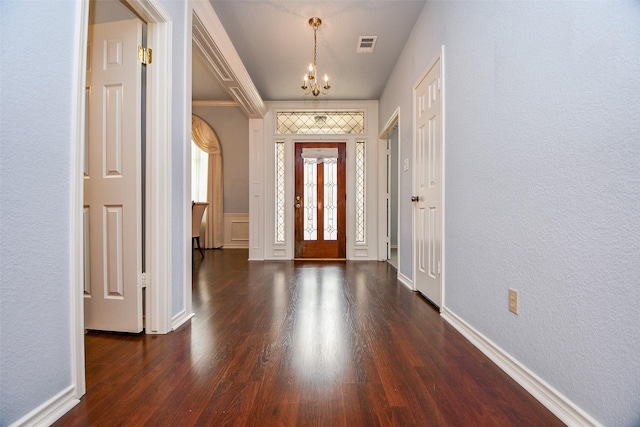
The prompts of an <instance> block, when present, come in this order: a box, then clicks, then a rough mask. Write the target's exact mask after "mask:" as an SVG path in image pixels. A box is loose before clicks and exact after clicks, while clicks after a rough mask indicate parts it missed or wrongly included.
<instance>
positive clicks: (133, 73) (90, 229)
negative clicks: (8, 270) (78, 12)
mask: <svg viewBox="0 0 640 427" xmlns="http://www.w3.org/2000/svg"><path fill="white" fill-rule="evenodd" d="M140 45H142V22H141V21H139V20H137V19H133V20H127V21H118V22H112V23H107V24H96V25H90V26H89V51H88V57H87V59H88V60H87V108H88V112H87V118H88V126H87V129H88V133H87V142H86V155H85V170H84V176H85V181H84V185H85V187H84V205H85V206H84V230H85V261H84V264H85V275H84V277H85V280H84V297H85V328H86V329H98V330H109V331H121V332H140V331H142V286H141V283H140V280H141V279H140V278H141V274H142V215H141V211H142V209H141V203H142V200H141V182H142V176H141V173H142V172H141V164H142V163H141V131H140V123H141V108H142V107H141V104H142V101H141V93H142V92H141V88H142V83H141V81H142V78H141V74H142V73H141V64H140V62H139V61H138V53H137V52H138V46H140Z"/></svg>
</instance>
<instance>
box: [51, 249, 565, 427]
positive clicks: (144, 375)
mask: <svg viewBox="0 0 640 427" xmlns="http://www.w3.org/2000/svg"><path fill="white" fill-rule="evenodd" d="M247 257H248V253H247V251H246V250H230V249H225V250H208V251H205V257H204V258H203V259H200V258H199V257H196V259H195V260H194V265H193V267H194V269H193V307H194V312H195V316H194V317H193V318H192V319H191V321H190V322H189V323H188V324H186V325H184V326H182V327H181V328H180V329H178V330H177V331H174V332H171V333H169V334H167V335H162V336H157V335H144V334H138V335H130V334H112V333H102V332H89V333H87V334H86V336H85V350H86V383H87V394H86V395H85V396H84V397H83V398H82V399H81V402H80V403H79V404H78V405H77V406H76V407H74V408H73V409H72V410H71V411H69V413H67V414H66V415H65V416H63V417H62V418H61V419H60V420H58V422H57V423H56V424H55V425H56V426H100V425H105V426H113V425H123V426H125V425H126V426H138V425H141V426H142V425H148V426H191V425H198V426H329V427H339V426H350V427H351V426H363V427H364V426H366V427H369V426H467V425H473V426H495V425H500V426H540V425H544V426H556V425H562V423H561V422H560V421H559V420H558V419H557V418H555V417H554V416H553V415H552V414H551V413H550V412H549V411H548V410H547V409H545V408H544V407H543V406H542V405H541V404H540V403H539V402H537V401H536V400H535V399H534V398H533V397H531V396H530V395H529V394H528V393H526V391H524V390H523V389H522V387H520V386H519V385H518V384H516V383H515V382H514V381H513V380H511V379H510V378H509V377H508V376H507V375H506V374H505V373H504V372H503V371H501V370H500V369H499V368H498V367H497V366H495V365H494V364H493V363H492V362H490V361H489V360H488V359H487V358H486V357H485V356H484V355H483V354H482V353H480V352H479V351H478V350H477V349H476V348H475V347H474V346H473V345H471V344H470V343H469V342H468V341H467V340H466V339H464V337H462V336H461V335H460V334H459V333H458V332H457V331H455V330H454V329H453V328H452V327H450V326H449V325H448V324H446V323H445V322H444V321H443V320H442V319H441V318H440V316H439V314H438V312H437V310H435V309H434V307H433V306H431V305H430V304H429V303H428V302H427V301H426V300H425V299H424V298H422V297H421V296H419V295H418V294H416V293H414V292H412V291H411V290H409V289H407V288H406V287H404V286H403V285H401V284H399V283H398V282H397V278H396V272H395V270H394V269H393V268H391V267H390V266H388V265H387V264H386V263H383V262H349V261H347V262H313V261H273V262H255V261H254V262H249V261H247Z"/></svg>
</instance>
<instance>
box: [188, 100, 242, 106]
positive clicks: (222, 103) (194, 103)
mask: <svg viewBox="0 0 640 427" xmlns="http://www.w3.org/2000/svg"><path fill="white" fill-rule="evenodd" d="M191 105H192V106H194V107H239V106H240V104H238V103H237V102H236V101H216V100H215V99H194V100H193V101H191Z"/></svg>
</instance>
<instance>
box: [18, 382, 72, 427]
mask: <svg viewBox="0 0 640 427" xmlns="http://www.w3.org/2000/svg"><path fill="white" fill-rule="evenodd" d="M78 403H80V399H78V398H77V397H76V389H75V387H74V386H73V385H70V386H69V387H67V388H66V389H64V390H62V391H61V392H60V393H58V394H57V395H55V396H53V397H52V398H51V399H49V400H48V401H46V402H44V403H43V404H42V405H40V406H38V407H37V408H35V409H34V410H33V411H31V412H29V413H28V414H27V415H25V416H24V417H22V418H20V419H19V420H17V421H15V422H13V423H11V424H10V425H9V427H18V426H20V427H23V426H25V427H26V426H29V427H30V426H50V425H51V424H53V423H54V422H56V421H57V420H58V419H60V417H62V416H63V415H64V414H66V413H67V412H69V411H70V410H71V408H73V407H74V406H76V405H77V404H78Z"/></svg>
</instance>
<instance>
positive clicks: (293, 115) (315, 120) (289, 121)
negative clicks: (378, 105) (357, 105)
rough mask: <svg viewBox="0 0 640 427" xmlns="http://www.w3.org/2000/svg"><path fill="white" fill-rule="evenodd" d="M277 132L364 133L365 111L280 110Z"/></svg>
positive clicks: (277, 114) (303, 133)
mask: <svg viewBox="0 0 640 427" xmlns="http://www.w3.org/2000/svg"><path fill="white" fill-rule="evenodd" d="M276 133H277V134H289V135H309V134H312V135H320V134H324V135H326V134H330V135H335V134H362V133H364V111H279V112H278V113H276Z"/></svg>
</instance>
